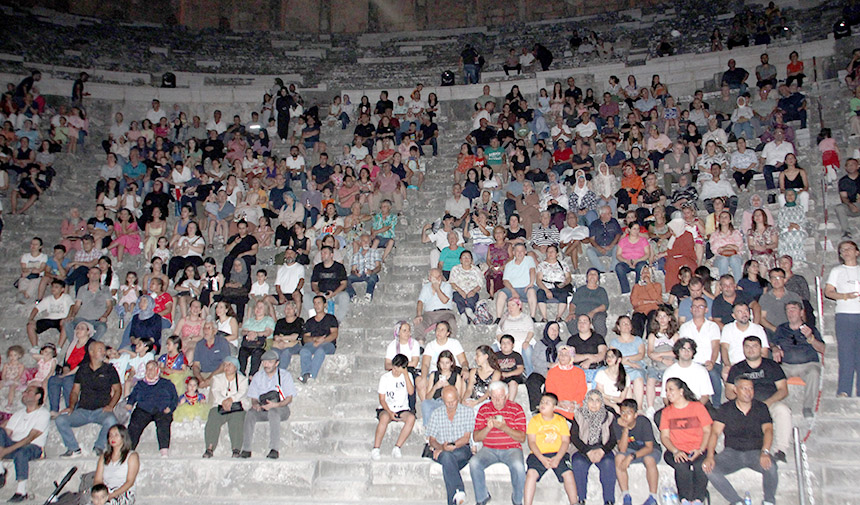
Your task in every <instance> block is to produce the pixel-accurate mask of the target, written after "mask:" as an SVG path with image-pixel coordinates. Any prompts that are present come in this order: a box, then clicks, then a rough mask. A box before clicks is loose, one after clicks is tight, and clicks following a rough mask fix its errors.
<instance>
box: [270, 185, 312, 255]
mask: <svg viewBox="0 0 860 505" xmlns="http://www.w3.org/2000/svg"><path fill="white" fill-rule="evenodd" d="M304 219H305V208H304V206H303V205H302V204H300V203H299V202H298V201H297V200H296V195H295V194H293V192H292V191H287V192H286V193H284V206H283V207H281V208H280V209H278V227H277V228H276V229H275V245H277V246H278V247H283V246H286V245H288V244H289V243H290V238H291V237H292V234H293V225H295V224H296V223H301V222H302V221H304Z"/></svg>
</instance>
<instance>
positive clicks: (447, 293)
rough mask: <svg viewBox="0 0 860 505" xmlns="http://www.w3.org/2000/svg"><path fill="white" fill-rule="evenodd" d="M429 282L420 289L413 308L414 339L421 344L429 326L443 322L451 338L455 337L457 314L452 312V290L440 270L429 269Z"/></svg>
mask: <svg viewBox="0 0 860 505" xmlns="http://www.w3.org/2000/svg"><path fill="white" fill-rule="evenodd" d="M427 278H428V280H429V281H430V282H427V283H425V284H424V285H423V286H422V287H421V292H420V293H419V294H418V303H416V308H415V314H416V315H415V338H416V339H418V340H419V341H421V342H423V341H424V340H425V335H426V333H427V331H428V330H429V329H430V327H431V326H434V325H435V324H436V323H439V322H442V321H445V322H447V323H448V326H449V327H450V329H451V337H453V338H456V336H457V313H456V311H455V310H454V288H452V287H451V284H450V283H449V282H448V281H446V280H445V279H444V278H443V277H442V270H440V269H438V268H431V269H430V273H429V274H428V275H427Z"/></svg>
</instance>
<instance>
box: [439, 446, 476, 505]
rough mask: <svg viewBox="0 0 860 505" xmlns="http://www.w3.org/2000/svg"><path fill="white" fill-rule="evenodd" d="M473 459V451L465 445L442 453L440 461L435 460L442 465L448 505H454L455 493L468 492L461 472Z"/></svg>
mask: <svg viewBox="0 0 860 505" xmlns="http://www.w3.org/2000/svg"><path fill="white" fill-rule="evenodd" d="M471 457H472V449H470V448H469V446H468V445H464V446H463V447H460V448H459V449H454V450H453V451H442V452H441V453H440V454H439V459H437V460H435V461H436V462H437V463H439V464H440V465H442V479H444V481H445V496H446V500H447V501H448V505H454V493H456V492H457V491H464V492H465V491H466V489H465V488H464V486H463V477H461V476H460V470H462V469H463V467H465V466H466V465H467V464H468V463H469V458H471Z"/></svg>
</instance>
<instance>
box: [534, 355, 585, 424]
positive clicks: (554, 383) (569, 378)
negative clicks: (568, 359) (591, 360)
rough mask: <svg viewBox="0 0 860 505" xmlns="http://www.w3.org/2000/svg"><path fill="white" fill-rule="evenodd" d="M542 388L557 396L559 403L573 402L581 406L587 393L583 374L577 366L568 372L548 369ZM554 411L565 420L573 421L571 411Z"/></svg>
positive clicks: (554, 368)
mask: <svg viewBox="0 0 860 505" xmlns="http://www.w3.org/2000/svg"><path fill="white" fill-rule="evenodd" d="M544 387H545V388H546V391H547V392H548V393H554V394H555V395H556V396H558V399H559V401H574V402H576V403H577V404H578V405H582V401H583V400H585V393H586V392H587V391H588V383H587V382H586V380H585V372H583V371H582V369H581V368H579V367H578V366H574V367H573V368H571V369H570V370H562V369H561V368H559V367H558V366H554V367H552V368H550V369H549V371H548V372H547V373H546V384H545V385H544ZM555 411H556V412H557V413H558V414H561V415H562V416H564V417H566V418H567V419H573V412H572V411H571V412H568V411H566V410H561V409H559V408H558V407H556V409H555Z"/></svg>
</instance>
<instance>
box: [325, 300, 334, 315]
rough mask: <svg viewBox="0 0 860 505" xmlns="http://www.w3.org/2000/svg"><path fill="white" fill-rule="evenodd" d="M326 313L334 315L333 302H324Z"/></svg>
mask: <svg viewBox="0 0 860 505" xmlns="http://www.w3.org/2000/svg"><path fill="white" fill-rule="evenodd" d="M325 311H326V312H328V313H329V314H334V300H329V301H327V302H326V310H325Z"/></svg>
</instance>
